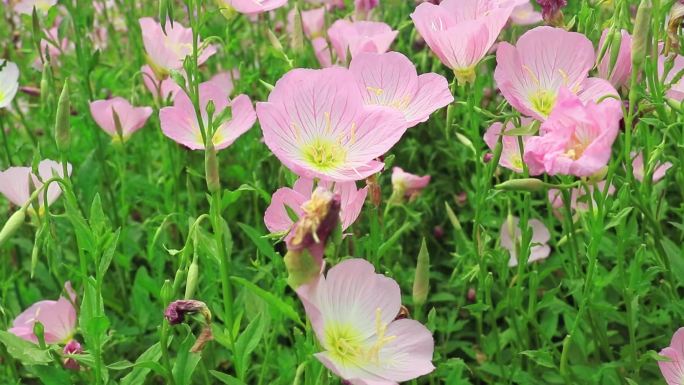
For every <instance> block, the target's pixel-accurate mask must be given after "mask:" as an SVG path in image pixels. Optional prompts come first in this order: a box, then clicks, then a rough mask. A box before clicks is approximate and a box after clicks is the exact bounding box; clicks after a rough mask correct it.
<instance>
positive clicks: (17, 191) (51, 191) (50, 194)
mask: <svg viewBox="0 0 684 385" xmlns="http://www.w3.org/2000/svg"><path fill="white" fill-rule="evenodd" d="M67 171H68V172H69V173H71V165H69V166H68V170H67ZM53 176H59V177H63V176H64V175H63V168H62V165H61V164H60V163H58V162H55V161H54V160H50V159H46V160H43V161H41V162H40V164H39V165H38V176H36V175H33V173H32V172H31V167H10V168H8V169H7V170H5V171H1V172H0V193H1V194H2V195H4V196H5V197H6V198H7V199H8V200H9V201H10V202H12V203H13V204H15V205H17V206H23V205H24V204H25V203H26V202H28V201H29V199H30V198H31V194H30V191H31V190H30V186H29V177H30V178H31V180H32V183H33V187H34V189H39V188H41V187H42V186H43V182H44V181H47V180H48V179H51V178H52V177H53ZM39 177H40V178H39ZM61 194H62V189H61V188H60V187H59V185H58V184H57V183H51V184H50V186H48V188H47V201H48V204H52V203H53V202H54V201H56V200H57V198H59V196H60V195H61ZM44 195H45V192H43V193H41V194H39V195H38V198H39V199H38V204H39V205H40V206H41V207H42V206H43V201H44V199H43V197H44Z"/></svg>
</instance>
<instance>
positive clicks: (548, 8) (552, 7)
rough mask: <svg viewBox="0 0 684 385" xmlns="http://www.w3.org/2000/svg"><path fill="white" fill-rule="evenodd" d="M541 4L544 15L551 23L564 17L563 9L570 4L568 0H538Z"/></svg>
mask: <svg viewBox="0 0 684 385" xmlns="http://www.w3.org/2000/svg"><path fill="white" fill-rule="evenodd" d="M537 4H539V6H541V9H542V17H543V18H544V20H546V21H547V22H550V23H556V22H557V21H558V20H559V19H560V17H562V15H563V14H562V13H561V9H562V8H563V7H565V6H566V5H568V2H567V0H537Z"/></svg>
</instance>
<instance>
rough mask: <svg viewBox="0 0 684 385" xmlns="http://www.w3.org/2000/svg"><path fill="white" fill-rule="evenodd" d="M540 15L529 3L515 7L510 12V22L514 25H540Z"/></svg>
mask: <svg viewBox="0 0 684 385" xmlns="http://www.w3.org/2000/svg"><path fill="white" fill-rule="evenodd" d="M542 20H543V19H542V14H541V13H540V12H537V11H536V10H535V9H534V6H533V5H532V3H531V2H530V1H524V2H522V4H519V5H517V6H516V7H515V8H513V12H511V22H512V23H513V24H515V25H532V24H537V23H541V21H542Z"/></svg>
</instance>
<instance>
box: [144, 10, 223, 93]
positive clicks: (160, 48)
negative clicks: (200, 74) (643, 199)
mask: <svg viewBox="0 0 684 385" xmlns="http://www.w3.org/2000/svg"><path fill="white" fill-rule="evenodd" d="M139 22H140V28H141V29H142V31H143V34H142V36H143V45H144V46H145V52H146V53H147V56H146V59H147V62H148V64H149V65H150V67H151V68H152V70H153V71H154V73H155V74H156V75H157V78H158V79H163V78H165V77H166V75H167V74H168V72H169V71H171V70H179V69H182V67H183V60H184V59H185V57H186V56H188V55H191V54H192V29H190V28H186V27H184V26H183V25H182V24H181V23H179V22H178V21H174V22H173V26H172V25H171V23H170V22H169V21H166V26H165V29H166V33H164V30H162V27H161V24H160V23H158V22H156V21H155V20H154V19H152V18H151V17H143V18H141V19H140V21H139ZM197 46H198V48H199V49H201V51H200V53H199V56H198V58H197V61H198V64H202V63H204V62H205V61H206V60H207V59H208V58H209V57H211V56H212V55H213V54H215V53H216V47H214V46H213V45H209V46H206V47H203V45H202V42H201V41H198V42H197Z"/></svg>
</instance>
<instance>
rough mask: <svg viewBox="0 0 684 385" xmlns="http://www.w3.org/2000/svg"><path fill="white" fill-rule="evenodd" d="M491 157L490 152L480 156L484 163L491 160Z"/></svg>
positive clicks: (492, 156) (492, 155)
mask: <svg viewBox="0 0 684 385" xmlns="http://www.w3.org/2000/svg"><path fill="white" fill-rule="evenodd" d="M492 158H494V154H492V153H491V152H487V153H485V154H484V155H483V156H482V161H483V162H484V163H489V162H491V161H492Z"/></svg>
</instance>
